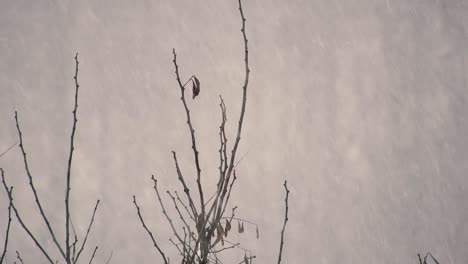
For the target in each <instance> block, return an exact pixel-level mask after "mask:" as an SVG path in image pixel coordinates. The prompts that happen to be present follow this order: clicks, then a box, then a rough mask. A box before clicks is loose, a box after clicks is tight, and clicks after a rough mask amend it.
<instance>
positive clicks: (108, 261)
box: [106, 250, 114, 264]
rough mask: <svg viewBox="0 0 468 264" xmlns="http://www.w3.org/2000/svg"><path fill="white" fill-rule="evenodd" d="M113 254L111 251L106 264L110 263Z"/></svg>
mask: <svg viewBox="0 0 468 264" xmlns="http://www.w3.org/2000/svg"><path fill="white" fill-rule="evenodd" d="M113 254H114V251H113V250H112V251H111V253H110V256H109V258H108V259H107V261H106V264H109V263H110V261H111V259H112V255H113Z"/></svg>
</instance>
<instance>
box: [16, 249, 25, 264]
mask: <svg viewBox="0 0 468 264" xmlns="http://www.w3.org/2000/svg"><path fill="white" fill-rule="evenodd" d="M16 258H17V259H18V260H19V261H20V263H21V264H24V262H23V259H22V258H21V256H20V253H19V252H18V251H16Z"/></svg>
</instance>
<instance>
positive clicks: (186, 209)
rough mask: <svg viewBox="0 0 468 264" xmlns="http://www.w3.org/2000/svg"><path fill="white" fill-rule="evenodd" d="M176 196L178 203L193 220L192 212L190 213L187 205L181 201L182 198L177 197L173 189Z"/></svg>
mask: <svg viewBox="0 0 468 264" xmlns="http://www.w3.org/2000/svg"><path fill="white" fill-rule="evenodd" d="M174 193H175V195H176V197H177V200H178V201H179V203H180V204H181V205H182V206H183V207H184V208H185V211H186V212H187V214H188V215H189V216H190V218H191V219H192V220H193V221H195V218H194V217H193V216H192V214H191V213H190V211H189V209H188V207H187V206H186V205H185V204H184V202H182V200H181V199H180V197H179V194H178V193H177V191H174Z"/></svg>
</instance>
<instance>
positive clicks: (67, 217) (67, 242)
mask: <svg viewBox="0 0 468 264" xmlns="http://www.w3.org/2000/svg"><path fill="white" fill-rule="evenodd" d="M75 62H76V67H75V76H74V77H73V79H74V80H75V107H74V109H73V128H72V133H71V136H70V155H69V157H68V166H67V187H66V194H65V236H66V237H65V248H66V250H67V253H66V261H67V264H71V259H70V203H69V197H70V178H71V166H72V159H73V150H74V149H75V147H74V145H73V143H74V141H75V131H76V123H77V122H78V119H76V111H77V109H78V89H79V87H80V85H79V84H78V64H79V62H78V53H76V55H75ZM77 259H78V257H77Z"/></svg>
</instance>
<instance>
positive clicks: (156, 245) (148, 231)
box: [133, 195, 168, 264]
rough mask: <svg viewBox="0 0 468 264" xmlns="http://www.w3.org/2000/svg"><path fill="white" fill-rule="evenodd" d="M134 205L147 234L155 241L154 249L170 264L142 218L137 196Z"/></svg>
mask: <svg viewBox="0 0 468 264" xmlns="http://www.w3.org/2000/svg"><path fill="white" fill-rule="evenodd" d="M133 203H134V204H135V207H136V209H137V214H138V217H139V218H140V222H141V224H142V225H143V228H144V229H145V230H146V232H147V233H148V235H149V236H150V238H151V240H152V241H153V245H154V247H155V248H156V249H157V250H158V251H159V254H161V257H162V258H163V260H164V263H165V264H168V260H167V258H166V256H165V255H164V252H162V250H161V248H160V247H159V245H158V243H156V240H155V239H154V236H153V233H152V232H151V231H150V230H149V229H148V227H147V226H146V224H145V221H143V217H142V216H141V213H140V207H139V206H138V204H137V201H136V198H135V195H133Z"/></svg>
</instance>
